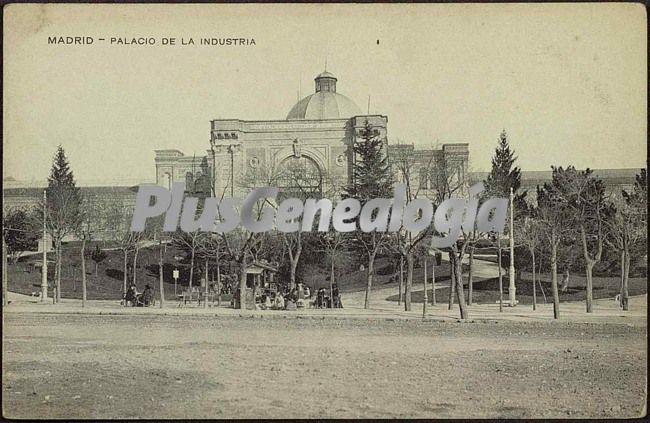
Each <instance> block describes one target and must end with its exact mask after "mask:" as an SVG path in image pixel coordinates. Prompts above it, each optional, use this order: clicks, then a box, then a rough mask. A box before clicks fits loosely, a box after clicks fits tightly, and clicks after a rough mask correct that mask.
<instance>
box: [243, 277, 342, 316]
mask: <svg viewBox="0 0 650 423" xmlns="http://www.w3.org/2000/svg"><path fill="white" fill-rule="evenodd" d="M233 291H234V292H233V294H234V295H233V301H232V305H233V307H238V305H239V290H238V289H235V290H233ZM306 307H309V308H311V307H315V308H343V304H342V302H341V295H340V293H339V288H338V286H337V285H336V284H334V285H333V287H332V292H331V293H330V292H329V290H328V289H325V288H320V289H318V291H317V292H316V293H315V295H314V292H313V291H312V289H311V288H310V287H308V286H307V285H304V284H302V283H298V284H296V286H295V287H294V289H292V290H288V289H286V290H279V291H275V290H271V289H260V288H256V289H255V308H257V309H260V310H296V309H299V308H306Z"/></svg>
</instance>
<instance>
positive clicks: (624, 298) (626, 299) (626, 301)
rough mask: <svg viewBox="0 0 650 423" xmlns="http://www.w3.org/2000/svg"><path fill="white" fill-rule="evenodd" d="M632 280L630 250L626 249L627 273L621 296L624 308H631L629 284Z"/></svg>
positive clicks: (625, 309) (626, 309)
mask: <svg viewBox="0 0 650 423" xmlns="http://www.w3.org/2000/svg"><path fill="white" fill-rule="evenodd" d="M629 281H630V251H629V250H628V249H626V250H625V275H624V278H623V295H622V296H621V301H623V310H624V311H628V310H629V293H628V285H629Z"/></svg>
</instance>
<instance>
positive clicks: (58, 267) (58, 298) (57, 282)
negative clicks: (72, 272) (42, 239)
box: [56, 240, 63, 303]
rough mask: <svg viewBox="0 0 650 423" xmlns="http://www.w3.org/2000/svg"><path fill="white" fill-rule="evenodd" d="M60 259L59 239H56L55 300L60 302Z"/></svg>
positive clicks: (61, 258)
mask: <svg viewBox="0 0 650 423" xmlns="http://www.w3.org/2000/svg"><path fill="white" fill-rule="evenodd" d="M61 261H63V254H62V253H61V240H57V241H56V269H57V271H56V302H57V303H59V302H61Z"/></svg>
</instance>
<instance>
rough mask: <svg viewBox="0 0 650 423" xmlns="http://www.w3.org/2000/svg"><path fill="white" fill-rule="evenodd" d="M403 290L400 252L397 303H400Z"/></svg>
mask: <svg viewBox="0 0 650 423" xmlns="http://www.w3.org/2000/svg"><path fill="white" fill-rule="evenodd" d="M403 291H404V256H402V255H401V254H400V257H399V296H398V297H397V305H402V292H403Z"/></svg>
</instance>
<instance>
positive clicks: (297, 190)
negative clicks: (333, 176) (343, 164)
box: [278, 154, 323, 198]
mask: <svg viewBox="0 0 650 423" xmlns="http://www.w3.org/2000/svg"><path fill="white" fill-rule="evenodd" d="M278 188H280V194H279V196H280V197H282V198H289V197H298V198H308V197H311V198H317V197H320V196H321V195H322V194H323V173H322V171H321V169H320V167H319V166H318V163H316V161H315V160H314V159H312V158H310V157H309V156H305V155H304V154H302V155H300V156H299V157H296V156H295V155H294V156H290V157H287V158H286V159H284V160H282V162H280V165H279V166H278Z"/></svg>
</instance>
